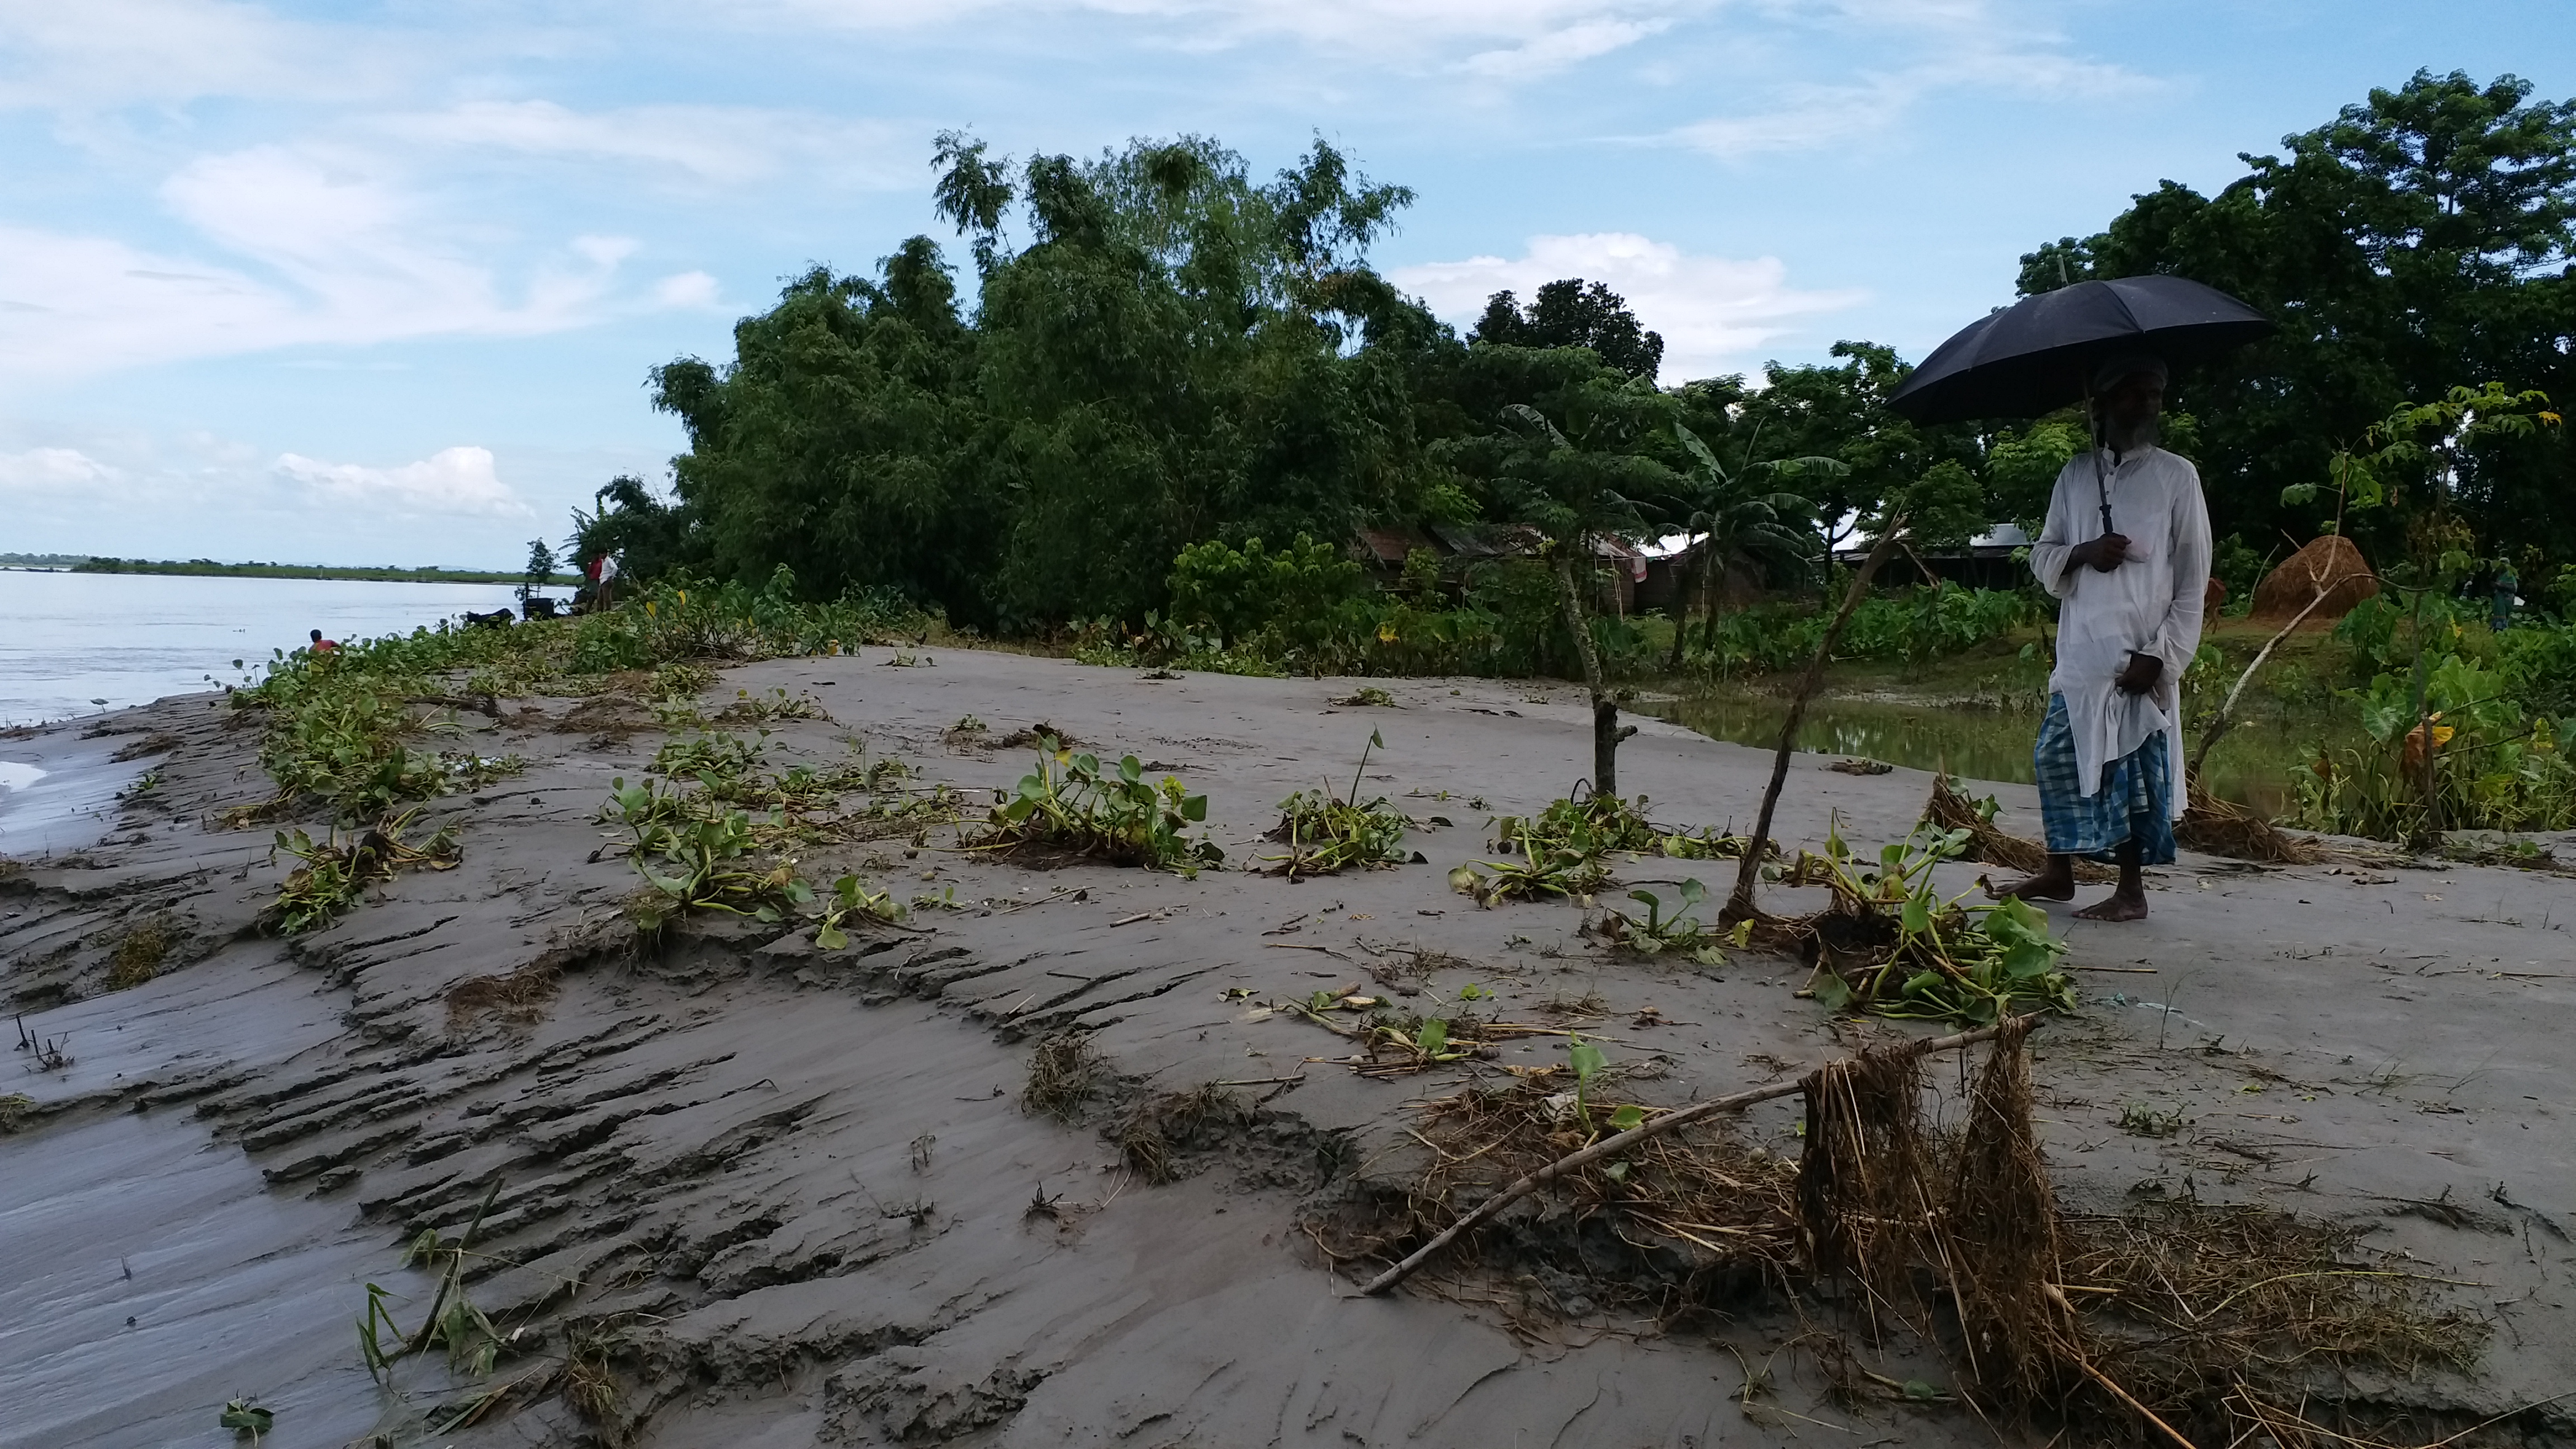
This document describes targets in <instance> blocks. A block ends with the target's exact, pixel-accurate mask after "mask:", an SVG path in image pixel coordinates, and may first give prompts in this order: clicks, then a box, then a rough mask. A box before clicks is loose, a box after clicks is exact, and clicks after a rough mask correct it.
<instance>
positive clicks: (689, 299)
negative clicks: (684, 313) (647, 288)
mask: <svg viewBox="0 0 2576 1449" xmlns="http://www.w3.org/2000/svg"><path fill="white" fill-rule="evenodd" d="M653 303H654V305H655V306H658V307H669V308H672V309H674V310H689V311H714V310H716V309H718V308H720V307H722V306H723V305H724V303H723V302H722V301H720V300H719V299H718V298H717V296H716V279H715V278H713V277H711V276H708V275H707V274H706V273H704V272H680V273H677V274H675V275H672V276H668V277H664V278H663V279H662V280H660V281H658V282H655V283H654V284H653Z"/></svg>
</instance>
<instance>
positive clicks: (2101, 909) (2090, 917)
mask: <svg viewBox="0 0 2576 1449" xmlns="http://www.w3.org/2000/svg"><path fill="white" fill-rule="evenodd" d="M2067 894H2068V895H2072V894H2074V892H2072V891H2069V892H2067ZM2059 899H2061V900H2062V899H2064V897H2059ZM2146 918H2147V898H2146V897H2145V896H2143V895H2135V896H2133V895H2131V894H2129V893H2128V892H2127V891H2114V892H2112V893H2111V894H2109V895H2107V896H2104V897H2103V898H2102V899H2100V900H2098V901H2095V902H2094V903H2093V904H2091V905H2089V906H2086V907H2085V908H2084V909H2082V910H2080V911H2077V912H2076V913H2075V919H2077V920H2079V921H2143V920H2145V919H2146Z"/></svg>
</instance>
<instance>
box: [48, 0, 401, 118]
mask: <svg viewBox="0 0 2576 1449" xmlns="http://www.w3.org/2000/svg"><path fill="white" fill-rule="evenodd" d="M384 54H385V52H383V51H382V50H381V49H380V48H379V47H378V46H377V45H376V44H375V43H374V42H373V41H371V40H369V39H367V38H365V37H363V36H360V35H353V34H348V33H340V32H333V31H327V30H324V29H323V28H321V27H318V26H311V25H303V24H297V23H294V22H291V21H285V20H281V19H279V18H277V17H276V16H275V15H273V14H271V13H269V11H268V10H266V9H265V8H263V7H260V6H256V5H241V4H232V3H226V0H72V3H64V0H0V107H15V106H34V107H47V108H55V109H62V110H69V111H98V110H106V109H112V108H114V107H118V106H125V105H133V104H138V103H140V104H165V105H166V104H174V103H178V102H184V101H192V100H196V99H199V98H201V97H204V96H218V95H220V96H287V97H293V98H296V99H298V100H305V101H312V100H320V99H328V98H345V97H351V96H359V95H365V94H368V93H369V92H370V91H372V90H374V89H376V88H377V87H378V86H379V85H380V84H381V81H382V71H383V67H382V65H381V63H380V62H381V60H382V58H383V56H384Z"/></svg>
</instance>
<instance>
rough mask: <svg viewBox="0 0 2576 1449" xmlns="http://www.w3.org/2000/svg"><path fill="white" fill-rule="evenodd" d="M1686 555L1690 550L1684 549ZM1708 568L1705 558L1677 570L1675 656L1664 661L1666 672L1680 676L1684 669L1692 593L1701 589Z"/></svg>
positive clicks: (1675, 581) (1674, 582) (1674, 616)
mask: <svg viewBox="0 0 2576 1449" xmlns="http://www.w3.org/2000/svg"><path fill="white" fill-rule="evenodd" d="M1683 553H1684V554H1688V553H1689V550H1688V549H1684V550H1683ZM1707 567H1708V560H1707V559H1705V558H1699V559H1692V560H1689V561H1688V562H1685V563H1683V564H1682V565H1681V567H1680V568H1679V569H1678V570H1676V574H1677V577H1675V578H1674V580H1673V654H1672V657H1671V658H1670V659H1667V660H1665V661H1664V672H1665V673H1667V674H1678V673H1680V672H1681V667H1682V643H1683V641H1684V640H1687V639H1688V638H1690V606H1691V593H1692V591H1693V590H1695V589H1697V588H1698V587H1699V577H1700V573H1701V572H1702V571H1703V570H1704V569H1706V568H1707Z"/></svg>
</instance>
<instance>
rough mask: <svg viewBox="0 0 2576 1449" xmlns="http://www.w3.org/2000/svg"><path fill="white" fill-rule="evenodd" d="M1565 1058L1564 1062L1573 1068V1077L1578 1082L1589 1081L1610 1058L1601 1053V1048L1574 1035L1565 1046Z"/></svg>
mask: <svg viewBox="0 0 2576 1449" xmlns="http://www.w3.org/2000/svg"><path fill="white" fill-rule="evenodd" d="M1565 1059H1566V1064H1567V1065H1569V1066H1571V1067H1573V1068H1574V1079H1575V1080H1576V1081H1578V1082H1589V1081H1591V1080H1592V1078H1593V1076H1594V1074H1596V1073H1598V1072H1599V1071H1600V1070H1601V1069H1602V1068H1603V1067H1605V1066H1608V1065H1609V1064H1610V1059H1609V1058H1608V1057H1605V1056H1603V1055H1602V1054H1601V1048H1599V1047H1597V1046H1594V1045H1593V1044H1592V1043H1590V1042H1588V1041H1585V1040H1583V1039H1582V1038H1581V1037H1576V1038H1575V1039H1574V1041H1573V1043H1572V1044H1571V1045H1569V1046H1568V1047H1566V1049H1565Z"/></svg>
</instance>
